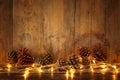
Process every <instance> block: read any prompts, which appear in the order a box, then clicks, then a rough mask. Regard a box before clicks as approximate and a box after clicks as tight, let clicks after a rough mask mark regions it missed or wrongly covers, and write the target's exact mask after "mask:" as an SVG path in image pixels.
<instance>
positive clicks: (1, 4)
mask: <svg viewBox="0 0 120 80" xmlns="http://www.w3.org/2000/svg"><path fill="white" fill-rule="evenodd" d="M12 15H13V8H12V1H11V0H7V1H6V0H0V54H1V55H0V63H5V61H7V59H6V57H7V52H8V51H10V50H11V49H12V46H13V45H12V44H13V43H12V42H13V37H12V36H13V29H12V28H13V16H12Z"/></svg>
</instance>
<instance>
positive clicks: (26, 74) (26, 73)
mask: <svg viewBox="0 0 120 80" xmlns="http://www.w3.org/2000/svg"><path fill="white" fill-rule="evenodd" d="M28 75H29V68H26V70H25V73H24V75H23V76H24V79H25V80H26V79H27V77H28Z"/></svg>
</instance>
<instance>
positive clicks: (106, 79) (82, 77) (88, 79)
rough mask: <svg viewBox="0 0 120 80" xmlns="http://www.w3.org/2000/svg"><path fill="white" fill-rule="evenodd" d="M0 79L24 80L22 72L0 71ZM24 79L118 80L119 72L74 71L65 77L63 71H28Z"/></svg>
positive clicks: (119, 77) (119, 78) (119, 79)
mask: <svg viewBox="0 0 120 80" xmlns="http://www.w3.org/2000/svg"><path fill="white" fill-rule="evenodd" d="M0 80H25V79H24V77H23V73H0ZM26 80H120V73H119V74H116V75H114V74H113V73H105V74H104V75H103V74H101V73H94V74H91V73H88V72H84V73H81V74H80V73H76V74H75V76H74V78H73V79H71V78H70V77H69V78H68V79H67V78H66V76H65V73H54V74H53V76H51V74H50V73H42V74H38V73H30V75H29V76H28V77H27V79H26Z"/></svg>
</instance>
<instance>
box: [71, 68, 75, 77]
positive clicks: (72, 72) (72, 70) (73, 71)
mask: <svg viewBox="0 0 120 80" xmlns="http://www.w3.org/2000/svg"><path fill="white" fill-rule="evenodd" d="M74 73H75V70H74V69H71V70H70V77H71V79H73V78H74Z"/></svg>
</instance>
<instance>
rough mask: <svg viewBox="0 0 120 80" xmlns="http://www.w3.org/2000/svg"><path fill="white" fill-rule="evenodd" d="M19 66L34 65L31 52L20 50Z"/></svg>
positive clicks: (24, 49)
mask: <svg viewBox="0 0 120 80" xmlns="http://www.w3.org/2000/svg"><path fill="white" fill-rule="evenodd" d="M17 54H18V63H17V64H18V65H28V64H32V63H34V59H33V57H32V56H31V55H30V52H29V50H28V49H26V48H22V49H20V50H19V51H18V52H17Z"/></svg>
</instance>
